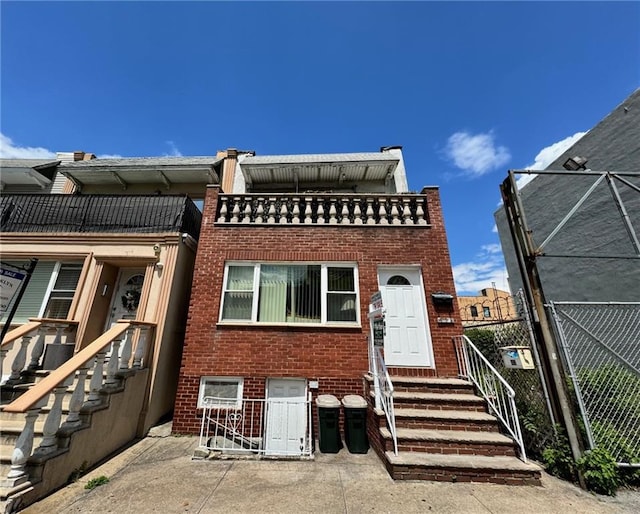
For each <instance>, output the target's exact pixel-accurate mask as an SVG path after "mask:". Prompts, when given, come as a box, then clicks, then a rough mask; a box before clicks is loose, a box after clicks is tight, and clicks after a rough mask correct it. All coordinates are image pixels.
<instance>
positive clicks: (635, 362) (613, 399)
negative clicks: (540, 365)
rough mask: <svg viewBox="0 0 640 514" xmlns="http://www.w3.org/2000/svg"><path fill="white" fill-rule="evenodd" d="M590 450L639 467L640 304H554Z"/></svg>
mask: <svg viewBox="0 0 640 514" xmlns="http://www.w3.org/2000/svg"><path fill="white" fill-rule="evenodd" d="M548 308H549V310H550V312H551V318H552V319H553V324H554V329H555V332H556V337H557V340H558V342H559V346H560V348H561V351H562V352H561V353H562V358H563V361H564V364H565V367H566V368H565V369H566V370H567V371H568V373H569V376H570V378H571V381H572V384H573V389H574V391H575V395H576V401H577V403H578V405H579V408H580V413H581V415H582V419H583V421H584V427H585V432H586V436H587V442H588V444H589V447H590V448H591V449H593V448H595V447H599V448H604V449H606V450H608V451H609V453H611V455H612V456H613V457H614V458H615V459H616V461H617V462H618V463H619V464H620V465H623V466H634V467H640V303H623V302H620V303H615V302H609V303H593V302H582V303H581V302H550V303H549V304H548Z"/></svg>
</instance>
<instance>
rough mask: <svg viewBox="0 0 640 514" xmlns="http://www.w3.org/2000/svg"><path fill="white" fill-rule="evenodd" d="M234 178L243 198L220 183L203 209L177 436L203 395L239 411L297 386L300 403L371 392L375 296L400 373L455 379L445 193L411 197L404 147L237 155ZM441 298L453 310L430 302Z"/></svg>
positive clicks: (393, 368) (196, 414)
mask: <svg viewBox="0 0 640 514" xmlns="http://www.w3.org/2000/svg"><path fill="white" fill-rule="evenodd" d="M227 169H228V168H225V170H227ZM234 171H235V173H236V176H235V177H234V180H233V181H232V180H231V179H230V178H229V177H228V176H225V177H223V179H222V184H223V187H224V184H231V183H234V184H235V186H234V189H235V191H233V192H232V193H231V194H224V193H223V192H221V191H220V190H219V188H218V187H216V186H211V187H209V189H208V191H207V196H206V199H205V206H204V213H203V227H202V233H201V236H200V241H199V246H198V254H197V257H196V264H195V275H194V282H193V288H192V295H191V303H190V309H189V320H188V325H187V333H186V337H185V345H184V352H183V358H182V367H181V370H180V381H179V387H178V393H177V398H176V405H175V413H174V421H173V430H174V432H176V433H196V432H198V430H199V429H200V423H201V419H202V410H201V409H198V406H199V405H202V402H203V397H204V396H206V395H213V396H221V397H228V398H229V401H231V402H236V401H238V402H240V401H242V398H245V399H248V398H254V399H264V398H269V397H271V396H272V395H273V394H276V393H275V391H276V389H280V388H281V387H283V386H288V385H291V386H292V387H291V388H290V392H289V393H288V394H289V395H293V397H296V396H299V397H300V398H307V397H308V396H307V395H308V393H311V394H312V395H313V397H314V398H315V396H316V395H318V394H333V395H335V396H337V397H339V398H342V397H343V396H344V395H346V394H363V392H364V389H363V375H364V374H365V373H366V372H367V371H368V369H369V362H368V358H369V357H368V354H369V347H368V335H369V330H370V328H369V320H368V317H367V312H368V308H369V301H370V297H371V295H372V294H373V293H375V292H376V291H378V290H381V292H382V296H383V301H384V306H385V308H386V310H387V319H386V323H387V337H386V339H385V345H386V346H385V349H384V350H385V360H386V362H387V366H389V369H390V372H391V373H393V374H395V375H411V376H439V377H455V376H457V373H458V368H457V364H456V357H455V353H454V348H453V344H452V337H453V336H454V335H458V334H459V333H460V332H461V327H460V325H459V324H458V323H457V321H456V320H455V318H456V317H457V316H456V314H457V313H455V312H454V307H453V306H454V305H455V298H454V297H453V295H454V294H455V290H454V283H453V276H452V271H451V263H450V258H449V250H448V246H447V239H446V234H445V228H444V222H443V217H442V209H441V205H440V198H439V193H438V189H437V188H435V187H428V188H424V189H423V190H422V192H421V193H420V194H414V193H406V192H405V191H406V177H405V174H404V167H403V164H402V154H401V152H400V150H399V149H397V148H392V149H383V151H382V152H380V153H371V154H335V155H314V156H265V157H254V156H242V155H240V156H239V157H238V164H237V166H236V169H235V170H234ZM274 183H277V188H278V189H277V192H274V189H273V188H274ZM249 188H251V193H250V194H248V193H245V191H246V190H247V189H249ZM291 191H293V192H291ZM297 191H308V192H300V193H298V192H297ZM311 191H313V192H311ZM318 191H322V192H321V193H319V192H318ZM354 191H357V193H355V192H354ZM362 191H368V192H362ZM443 292H444V293H446V294H447V295H451V296H450V297H449V298H450V300H451V301H447V300H446V299H445V302H444V303H439V302H434V300H433V299H432V296H431V295H432V294H433V293H443ZM445 296H446V295H445ZM283 379H287V380H289V382H286V383H283ZM314 411H315V408H314ZM316 423H317V422H316Z"/></svg>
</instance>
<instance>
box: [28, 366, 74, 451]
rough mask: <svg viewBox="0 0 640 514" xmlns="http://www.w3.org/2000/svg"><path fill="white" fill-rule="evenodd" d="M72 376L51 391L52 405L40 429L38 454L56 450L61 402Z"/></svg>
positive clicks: (60, 417)
mask: <svg viewBox="0 0 640 514" xmlns="http://www.w3.org/2000/svg"><path fill="white" fill-rule="evenodd" d="M73 378H74V376H73V375H71V376H69V377H67V379H66V380H64V381H63V382H62V383H61V384H59V385H58V386H57V387H55V388H54V389H53V405H51V409H50V410H49V415H48V416H47V419H46V421H45V422H44V427H43V428H42V436H43V437H42V442H41V443H40V446H39V447H38V449H37V450H36V451H37V452H38V453H41V454H42V453H50V452H52V451H54V450H56V449H57V448H58V440H57V438H56V433H57V432H58V429H59V428H60V422H61V421H62V400H63V399H64V396H65V394H66V393H67V388H68V387H69V386H70V385H71V382H72V381H73Z"/></svg>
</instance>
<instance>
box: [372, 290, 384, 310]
mask: <svg viewBox="0 0 640 514" xmlns="http://www.w3.org/2000/svg"><path fill="white" fill-rule="evenodd" d="M381 309H382V293H381V292H380V291H376V292H375V293H373V294H372V295H371V308H370V310H372V311H377V310H381Z"/></svg>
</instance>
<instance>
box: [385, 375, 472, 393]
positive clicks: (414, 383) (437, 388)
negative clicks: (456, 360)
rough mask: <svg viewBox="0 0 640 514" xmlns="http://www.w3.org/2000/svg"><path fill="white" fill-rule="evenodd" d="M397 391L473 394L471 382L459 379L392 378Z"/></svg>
mask: <svg viewBox="0 0 640 514" xmlns="http://www.w3.org/2000/svg"><path fill="white" fill-rule="evenodd" d="M391 382H392V383H393V388H394V390H395V391H407V392H408V391H421V392H425V393H444V394H447V393H456V394H473V393H474V387H473V384H472V383H471V382H468V381H467V380H461V379H458V378H425V377H402V376H393V377H391Z"/></svg>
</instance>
